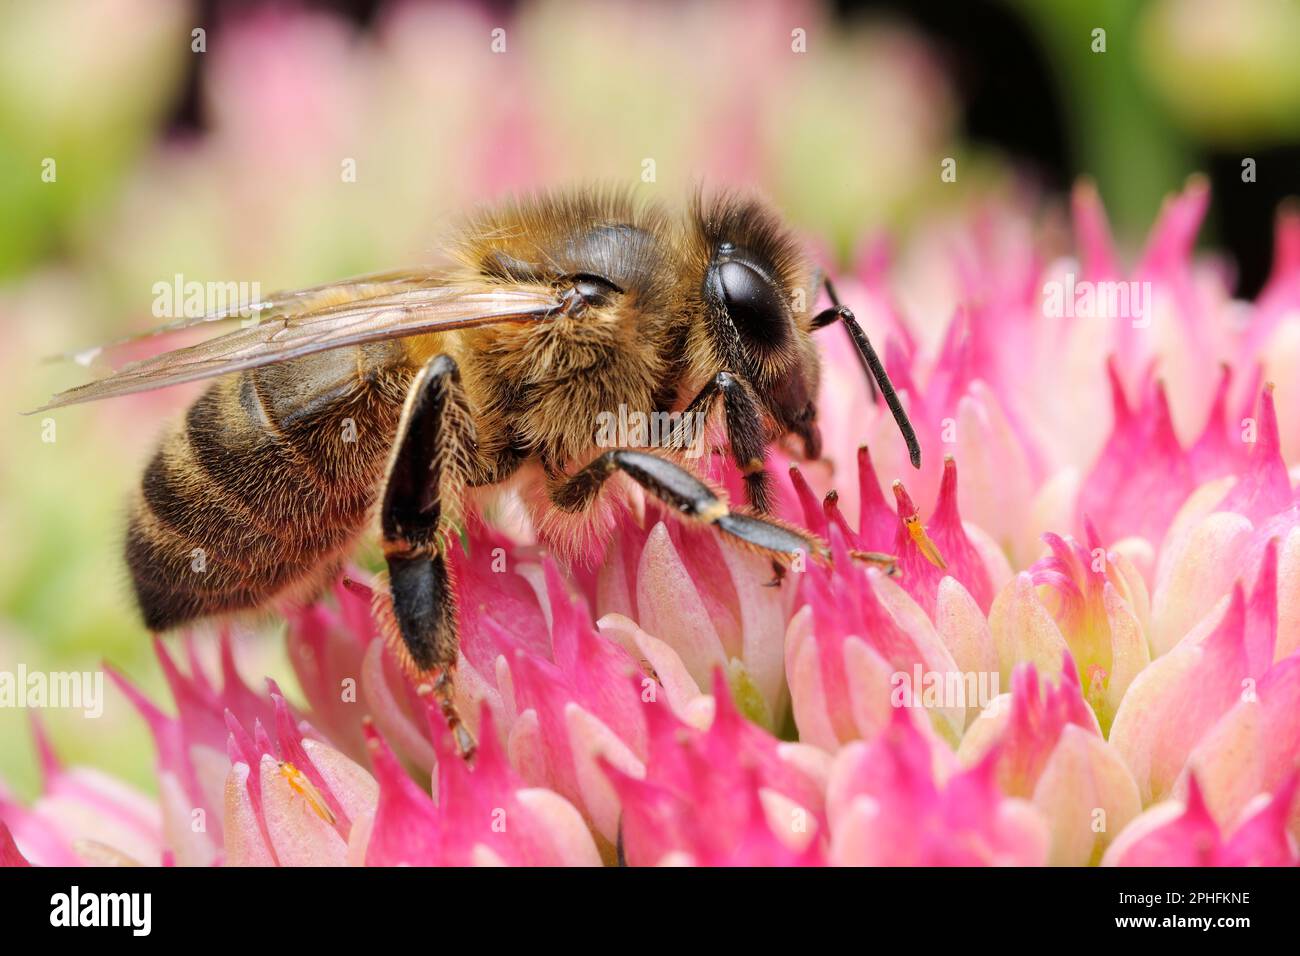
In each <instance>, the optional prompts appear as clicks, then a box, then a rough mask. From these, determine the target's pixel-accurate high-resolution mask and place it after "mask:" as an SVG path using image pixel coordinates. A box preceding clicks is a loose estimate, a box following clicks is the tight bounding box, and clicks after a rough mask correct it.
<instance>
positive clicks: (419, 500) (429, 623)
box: [380, 355, 475, 756]
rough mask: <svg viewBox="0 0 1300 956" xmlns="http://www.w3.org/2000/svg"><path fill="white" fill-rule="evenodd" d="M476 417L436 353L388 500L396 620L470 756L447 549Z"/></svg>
mask: <svg viewBox="0 0 1300 956" xmlns="http://www.w3.org/2000/svg"><path fill="white" fill-rule="evenodd" d="M474 447H475V440H474V426H473V419H472V418H471V416H470V410H469V407H468V404H467V402H466V400H465V396H464V394H463V393H462V391H461V387H460V373H459V370H458V369H457V368H456V363H455V362H454V361H453V360H452V359H451V358H449V357H448V356H446V355H440V356H437V357H436V358H434V359H432V360H431V361H430V362H429V364H428V365H426V366H425V367H424V368H423V369H422V370H421V371H420V374H419V375H418V376H417V377H416V379H415V382H414V383H413V384H412V386H411V392H410V394H409V395H408V396H407V400H406V407H405V408H404V409H403V411H402V418H401V421H400V423H399V424H398V430H397V440H396V443H395V445H394V449H393V455H392V458H391V459H390V460H389V465H388V475H387V479H386V480H385V483H384V491H383V498H382V504H381V507H380V525H381V528H382V530H383V547H384V558H385V560H386V561H387V563H388V584H389V593H388V595H387V596H389V597H391V600H392V608H391V615H392V623H393V624H395V625H396V631H397V635H398V636H399V637H400V638H401V649H404V650H405V655H404V657H405V663H406V664H407V666H408V669H410V670H411V671H413V672H414V673H415V674H416V675H417V676H423V675H431V676H434V675H436V676H435V679H434V683H433V688H432V689H433V693H434V694H435V695H436V697H437V699H438V701H439V704H440V705H441V707H442V712H443V715H444V716H445V717H446V718H447V723H448V725H449V726H450V727H451V729H452V732H453V733H454V734H455V736H456V741H457V745H458V746H459V747H460V750H461V752H462V753H463V754H465V755H466V756H468V755H469V753H471V752H472V751H473V747H474V741H473V738H472V737H471V736H470V735H469V732H468V731H467V730H466V729H465V727H464V725H463V724H462V723H461V721H460V717H459V715H458V714H457V713H456V708H455V706H454V704H453V703H452V680H451V675H452V674H453V672H454V670H455V667H456V654H457V648H458V641H457V634H456V592H455V582H454V581H453V580H452V576H451V573H450V568H449V566H448V564H447V561H446V558H445V556H444V554H443V546H444V540H443V534H442V531H443V520H444V518H446V517H447V516H448V513H449V512H450V513H451V514H455V513H457V511H458V504H459V495H460V493H461V490H462V488H463V487H464V483H465V471H466V466H467V461H468V458H469V456H470V455H472V453H473V449H474Z"/></svg>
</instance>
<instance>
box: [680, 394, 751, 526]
mask: <svg viewBox="0 0 1300 956" xmlns="http://www.w3.org/2000/svg"><path fill="white" fill-rule="evenodd" d="M719 396H721V397H722V410H723V414H724V416H725V421H726V424H727V444H728V445H729V446H730V449H731V460H732V461H733V462H735V463H736V467H737V468H739V469H740V471H741V473H742V474H743V475H744V476H745V494H746V495H747V496H748V498H749V503H750V504H751V505H753V506H754V508H755V510H757V511H759V512H760V513H763V514H766V513H767V512H769V511H771V510H772V479H771V477H770V476H769V475H768V473H767V470H766V469H765V468H764V467H763V460H764V458H765V457H766V456H767V442H766V441H765V440H764V435H763V420H762V411H761V409H762V406H761V405H760V404H759V402H758V398H757V397H756V396H755V395H754V390H753V389H752V388H750V386H749V383H747V382H746V381H745V380H744V379H743V378H741V377H740V376H738V375H736V374H734V373H732V372H719V373H718V374H717V375H716V376H714V378H713V381H711V382H709V383H708V384H707V385H705V386H704V388H702V389H701V390H700V393H699V394H698V395H696V396H695V398H693V399H692V400H691V403H690V405H688V406H687V407H686V412H687V415H688V416H693V415H695V414H702V415H705V416H707V415H708V414H709V412H710V411H711V410H712V407H713V402H714V401H715V400H716V399H717V398H718V397H719ZM684 420H685V416H684Z"/></svg>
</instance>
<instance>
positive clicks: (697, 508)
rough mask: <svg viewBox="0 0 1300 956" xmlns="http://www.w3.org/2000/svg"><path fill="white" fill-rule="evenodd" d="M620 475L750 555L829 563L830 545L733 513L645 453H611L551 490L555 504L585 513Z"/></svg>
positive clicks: (685, 474)
mask: <svg viewBox="0 0 1300 956" xmlns="http://www.w3.org/2000/svg"><path fill="white" fill-rule="evenodd" d="M616 471H621V472H623V474H625V475H627V476H628V477H629V478H631V479H632V480H633V481H635V482H636V483H637V484H638V485H640V486H641V487H642V488H644V489H645V490H646V491H648V492H649V493H650V494H652V495H654V496H655V497H656V498H658V499H659V500H660V501H662V502H663V503H664V504H666V505H668V506H669V507H670V508H672V509H674V510H675V511H677V512H678V513H679V514H680V515H682V516H683V517H685V518H690V519H693V520H696V521H701V522H703V523H705V524H709V525H713V526H714V527H716V528H717V529H718V530H719V531H721V532H722V533H723V534H725V535H726V536H727V537H728V538H730V539H731V540H732V541H734V542H735V543H737V544H740V545H742V546H744V547H746V548H748V549H749V550H752V551H757V552H759V553H761V554H764V555H767V556H768V557H770V558H772V559H773V560H775V561H778V562H780V563H781V564H782V565H789V564H791V563H792V562H794V561H796V560H799V558H800V557H801V556H807V557H811V558H814V559H816V560H819V561H827V560H829V557H830V552H829V550H828V549H827V547H826V544H825V543H824V542H823V541H821V540H820V539H819V538H817V537H816V536H815V535H812V534H810V533H808V532H806V531H801V530H799V529H798V528H795V527H793V526H791V525H787V524H785V523H784V522H781V521H777V520H776V519H774V518H768V517H760V516H755V515H747V514H742V513H738V512H734V511H732V510H731V509H730V508H729V507H728V505H727V503H726V501H725V500H724V499H723V498H722V497H720V496H719V494H718V492H715V491H714V490H713V489H712V488H710V487H709V486H708V485H707V484H705V483H704V482H703V481H701V480H700V479H699V478H697V477H696V476H695V475H693V474H691V473H690V472H689V471H687V470H686V469H685V468H682V467H681V466H680V465H678V464H677V463H676V462H672V461H669V460H668V459H667V458H661V457H659V456H658V455H653V454H650V453H648V452H644V451H633V450H631V449H626V448H619V449H614V450H612V451H607V452H605V453H604V454H602V455H601V456H600V457H599V458H596V459H595V460H594V461H592V462H591V464H589V465H587V467H586V468H583V469H582V470H581V471H579V472H578V473H577V474H575V475H572V476H571V477H568V478H561V479H559V480H558V481H555V482H553V483H552V485H551V500H552V501H553V502H554V504H555V506H556V507H557V508H559V509H561V510H562V511H581V510H583V509H584V508H586V507H588V506H590V505H591V503H592V502H593V501H594V500H595V498H596V495H597V494H599V492H600V489H601V486H602V485H603V484H604V483H605V480H606V479H607V478H609V477H610V475H612V474H614V472H616Z"/></svg>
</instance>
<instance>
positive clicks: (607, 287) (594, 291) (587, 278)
mask: <svg viewBox="0 0 1300 956" xmlns="http://www.w3.org/2000/svg"><path fill="white" fill-rule="evenodd" d="M569 282H571V283H572V284H573V290H574V291H575V292H577V293H578V295H580V296H582V301H583V302H585V303H586V304H587V305H594V306H601V305H605V304H606V303H608V302H609V300H610V297H611V296H613V295H615V294H616V293H619V292H622V291H623V290H622V289H620V288H619V287H618V286H616V285H614V283H612V282H610V281H609V280H608V279H606V278H604V277H603V276H598V275H591V274H590V273H586V272H580V273H578V274H577V275H572V276H569Z"/></svg>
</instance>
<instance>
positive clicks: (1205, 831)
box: [1102, 772, 1300, 866]
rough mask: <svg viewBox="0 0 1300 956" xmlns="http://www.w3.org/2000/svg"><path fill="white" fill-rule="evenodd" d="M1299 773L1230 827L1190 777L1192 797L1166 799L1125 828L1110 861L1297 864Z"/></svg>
mask: <svg viewBox="0 0 1300 956" xmlns="http://www.w3.org/2000/svg"><path fill="white" fill-rule="evenodd" d="M1298 781H1300V773H1295V772H1293V773H1292V774H1291V776H1290V778H1289V779H1288V780H1287V782H1286V783H1285V784H1283V786H1282V787H1281V788H1279V789H1278V791H1277V792H1276V793H1274V794H1272V795H1268V794H1260V796H1259V798H1258V799H1257V800H1256V801H1255V802H1254V803H1253V804H1252V806H1250V807H1248V808H1247V809H1246V810H1245V811H1243V813H1242V815H1241V818H1240V821H1239V822H1238V823H1237V824H1236V825H1234V826H1233V827H1232V829H1231V831H1230V832H1225V830H1224V829H1223V828H1222V827H1220V826H1219V824H1218V823H1216V822H1215V820H1214V818H1213V817H1212V816H1211V815H1210V812H1209V809H1208V808H1207V807H1206V805H1205V800H1204V797H1203V796H1202V795H1201V788H1200V786H1199V785H1198V784H1197V782H1196V778H1195V777H1194V776H1193V777H1191V778H1189V783H1188V789H1187V803H1186V805H1185V806H1184V805H1181V804H1178V803H1161V804H1158V805H1156V806H1154V807H1152V808H1151V809H1150V810H1148V811H1147V812H1146V813H1144V814H1142V816H1140V817H1138V818H1137V819H1136V820H1134V821H1133V823H1132V824H1131V825H1130V826H1129V827H1128V828H1127V829H1126V830H1125V831H1124V832H1123V833H1121V834H1120V836H1119V837H1118V839H1116V840H1115V842H1114V844H1113V845H1112V846H1111V848H1110V849H1109V850H1108V851H1107V852H1106V856H1105V858H1104V859H1103V860H1102V863H1103V864H1104V865H1106V866H1295V865H1296V864H1297V863H1300V853H1297V851H1296V842H1295V839H1294V838H1293V837H1291V836H1289V835H1288V834H1287V829H1286V825H1287V814H1288V813H1289V812H1290V808H1291V805H1292V804H1293V803H1294V801H1295V793H1296V788H1297V782H1298Z"/></svg>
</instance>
